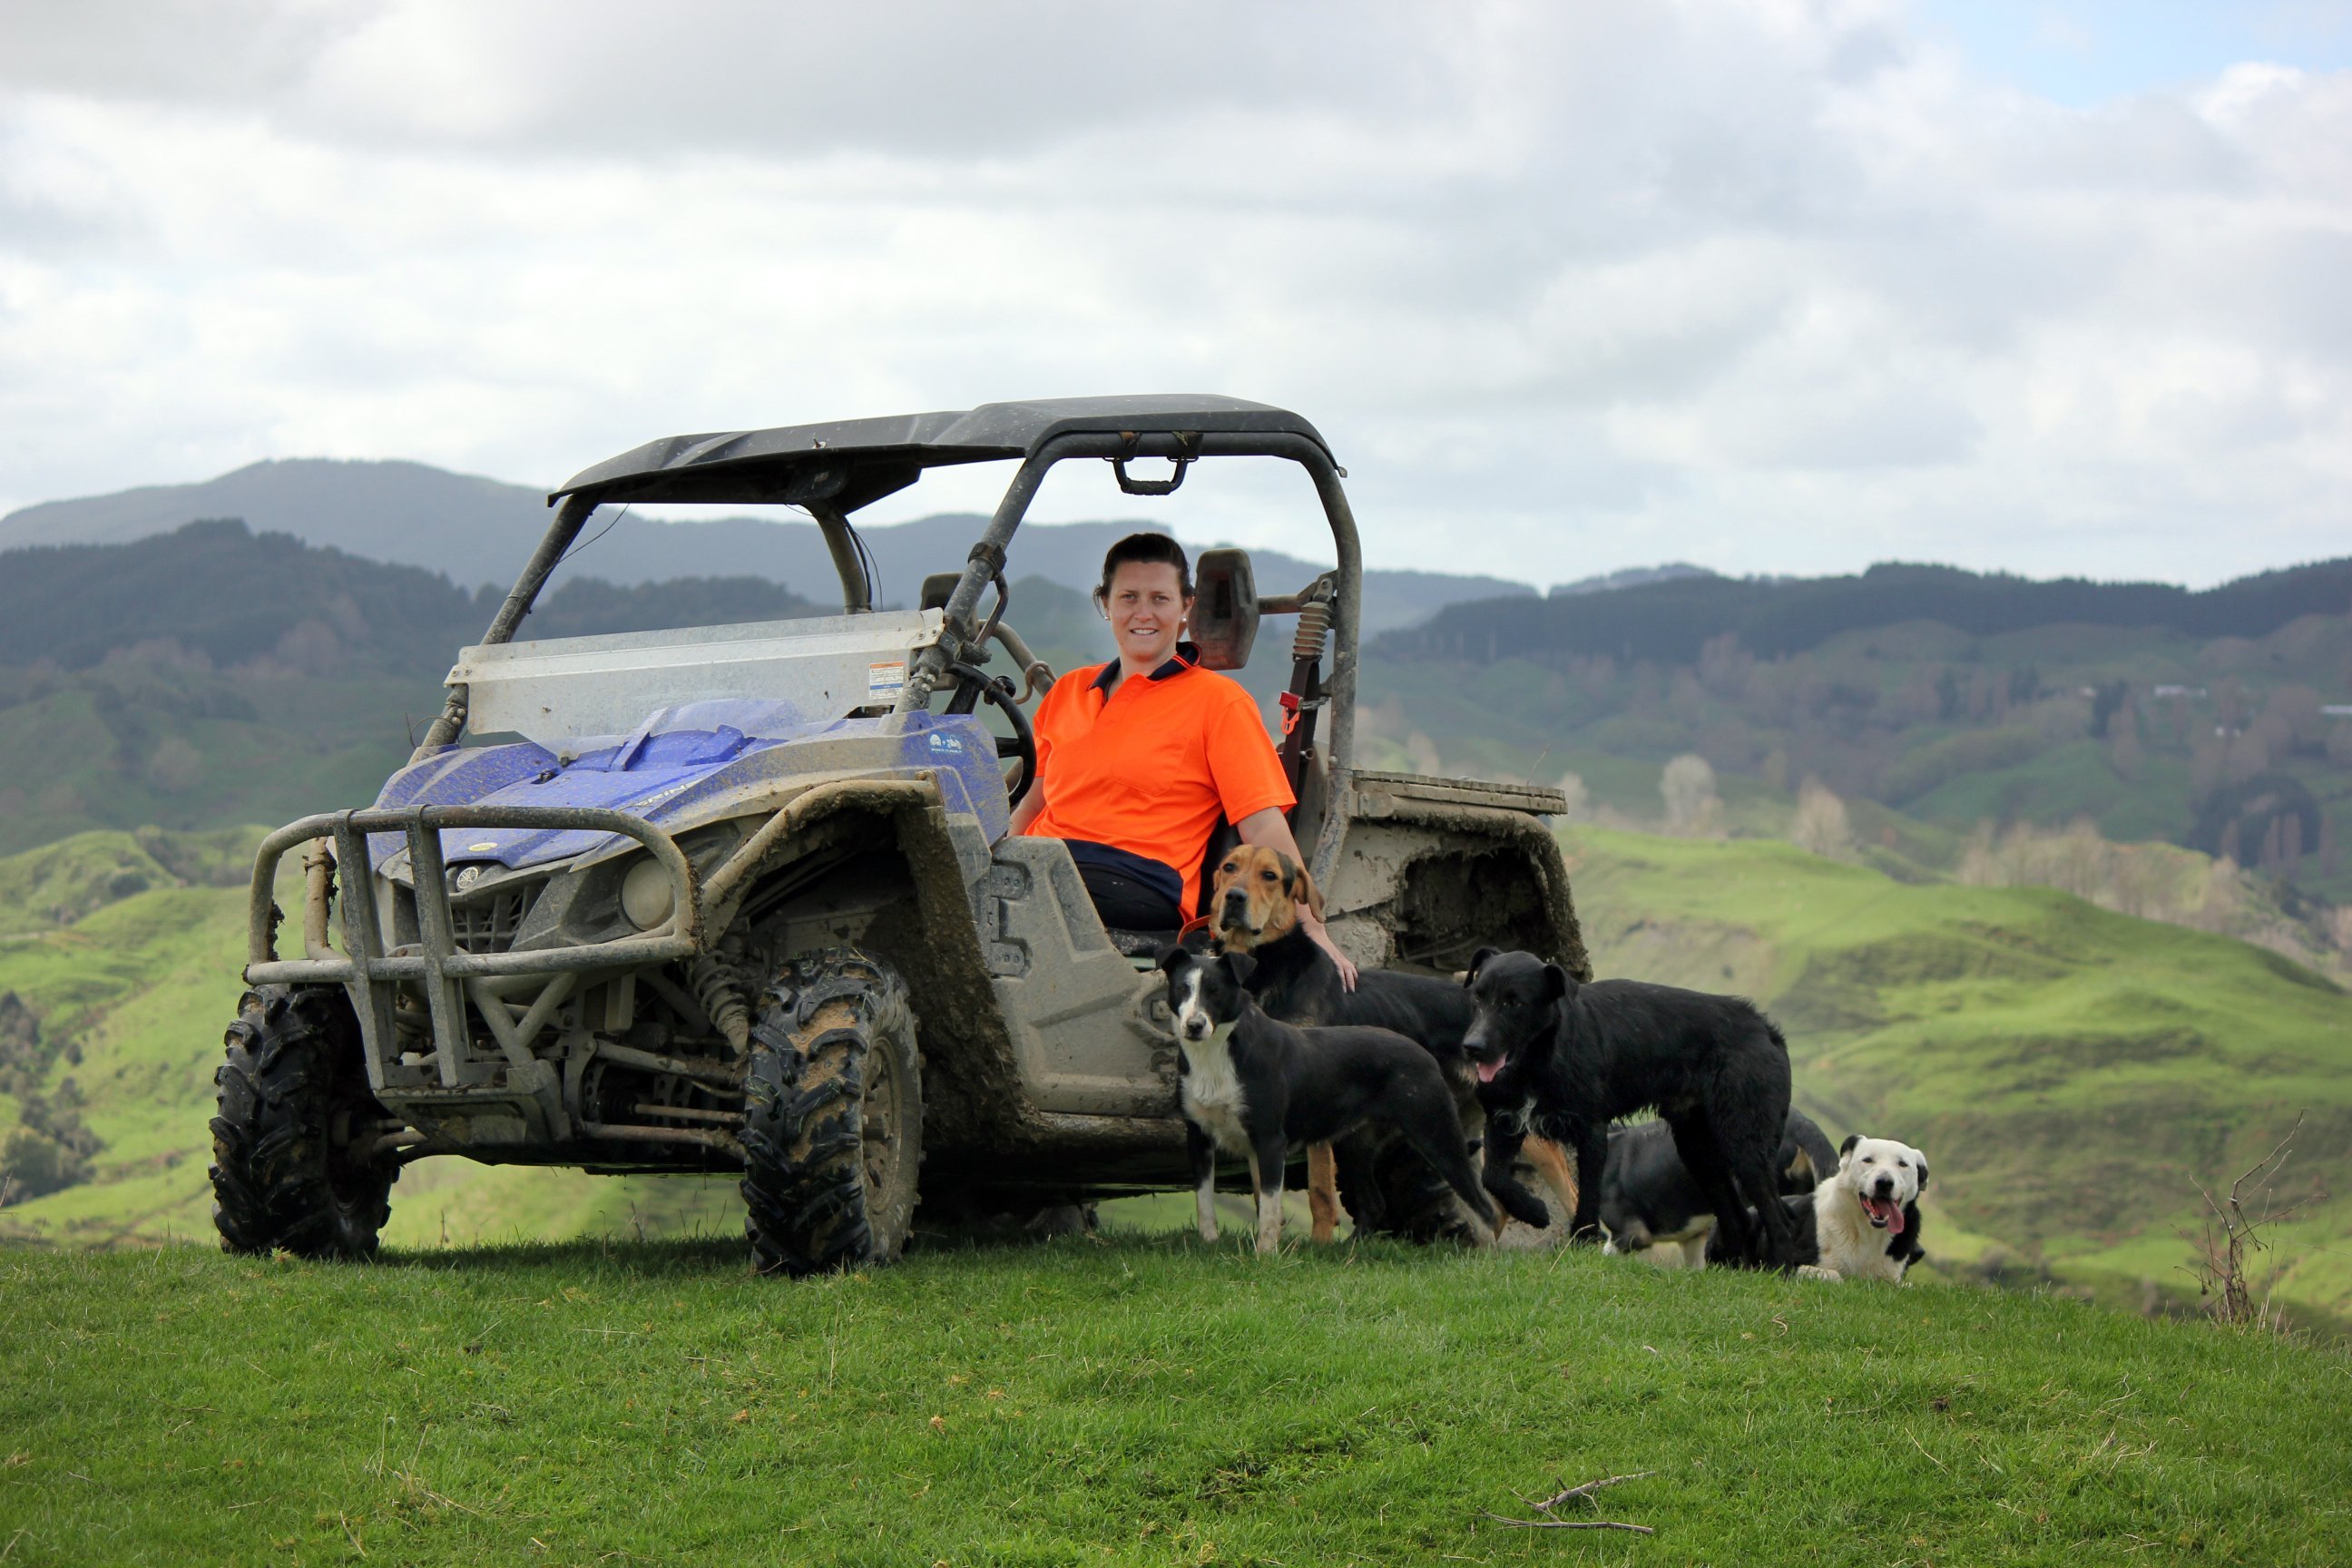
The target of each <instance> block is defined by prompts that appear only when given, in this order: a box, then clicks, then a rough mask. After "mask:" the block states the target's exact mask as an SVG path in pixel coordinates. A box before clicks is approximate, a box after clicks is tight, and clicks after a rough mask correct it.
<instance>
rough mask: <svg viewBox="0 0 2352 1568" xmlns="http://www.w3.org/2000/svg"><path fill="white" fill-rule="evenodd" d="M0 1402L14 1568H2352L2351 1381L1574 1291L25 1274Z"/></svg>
mask: <svg viewBox="0 0 2352 1568" xmlns="http://www.w3.org/2000/svg"><path fill="white" fill-rule="evenodd" d="M0 1362H4V1363H5V1364H6V1365H8V1366H10V1367H11V1368H14V1369H16V1370H17V1372H18V1373H19V1375H16V1376H14V1377H11V1378H9V1379H7V1380H5V1382H0V1550H5V1552H8V1553H9V1561H10V1562H11V1563H23V1564H53V1563H55V1564H62V1563H90V1562H98V1561H103V1562H107V1563H123V1564H140V1563H185V1562H282V1563H345V1562H354V1563H355V1562H359V1561H362V1560H366V1559H373V1560H376V1561H384V1562H398V1563H459V1562H463V1563H477V1562H547V1563H579V1564H589V1563H626V1562H643V1563H710V1562H726V1563H736V1562H747V1563H749V1562H756V1563H907V1562H914V1563H952V1564H977V1563H1089V1562H1109V1563H1184V1564H1204V1563H1267V1564H1284V1563H1339V1562H1345V1561H1350V1560H1361V1561H1370V1562H1386V1563H1403V1562H1423V1563H1426V1562H1438V1561H1444V1560H1453V1561H1463V1562H1472V1563H1485V1562H1502V1563H1512V1562H1558V1561H1568V1562H1576V1563H1643V1564H1652V1563H1656V1564H1663V1563H1675V1564H1684V1563H1822V1564H1846V1563H1851V1564H1871V1565H1874V1568H1876V1565H1881V1564H1887V1563H1905V1564H1927V1563H2043V1564H2064V1565H2066V1568H2079V1565H2081V1564H2088V1563H2148V1562H2157V1563H2166V1562H2214V1563H2269V1564H2314V1565H2316V1564H2323V1563H2339V1562H2342V1561H2344V1560H2345V1559H2346V1557H2347V1554H2352V1504H2347V1499H2352V1442H2347V1436H2352V1428H2347V1416H2346V1415H2345V1409H2346V1400H2345V1393H2346V1384H2345V1379H2346V1377H2347V1362H2346V1361H2345V1359H2344V1357H2343V1355H2342V1353H2341V1352H2337V1351H2334V1350H2329V1349H2320V1348H2314V1347H2312V1346H2309V1345H2305V1344H2301V1343H2297V1342H2291V1341H2284V1340H2280V1339H2277V1338H2274V1337H2265V1336H2258V1335H2247V1334H2236V1333H2228V1332H2221V1331H2214V1330H2211V1329H2210V1328H2206V1327H2203V1326H2201V1325H2195V1324H2187V1323H2179V1322H2149V1321H2142V1320H2139V1319H2136V1318H2131V1317H2126V1316H2122V1315H2119V1314H2114V1313H2107V1312H2102V1311H2099V1310H2095V1309H2093V1308H2090V1307H2088V1306H2085V1305H2084V1304H2082V1303H2079V1302H2074V1301H2068V1300H2058V1299H2054V1298H2052V1297H2050V1296H2048V1295H2032V1296H2029V1295H2021V1294H2016V1293H2009V1292H1996V1291H1990V1290H1984V1289H1968V1288H1964V1287H1958V1286H1949V1285H1922V1286H1916V1287H1914V1288H1910V1289H1892V1288H1881V1287H1868V1286H1860V1285H1855V1286H1843V1287H1839V1286H1823V1285H1814V1284H1810V1283H1807V1282H1803V1281H1798V1280H1793V1279H1780V1278H1772V1277H1760V1276H1756V1275H1743V1274H1729V1273H1718V1272H1709V1273H1706V1274H1703V1275H1688V1274H1682V1275H1669V1274H1664V1273H1662V1272H1658V1271H1655V1270H1652V1269H1649V1268H1644V1267H1643V1266H1641V1265H1639V1264H1633V1263H1630V1262H1627V1261H1625V1260H1622V1259H1613V1258H1601V1257H1598V1256H1595V1255H1593V1254H1591V1253H1581V1252H1580V1253H1575V1254H1528V1253H1501V1254H1498V1253H1463V1252H1456V1251H1453V1250H1450V1249H1440V1250H1433V1251H1422V1250H1415V1249H1408V1248H1399V1247H1383V1246H1364V1247H1337V1248H1330V1249H1316V1248H1312V1247H1304V1248H1297V1249H1294V1250H1292V1251H1290V1252H1288V1253H1286V1254H1285V1255H1284V1256H1282V1257H1281V1258H1276V1259H1274V1260H1270V1261H1268V1260H1260V1259H1258V1258H1254V1257H1252V1256H1249V1255H1248V1254H1247V1253H1246V1252H1245V1251H1244V1250H1243V1249H1242V1247H1241V1246H1240V1245H1239V1243H1238V1242H1232V1243H1228V1244H1226V1245H1223V1246H1220V1247H1203V1246H1202V1245H1201V1244H1199V1243H1198V1242H1196V1241H1193V1240H1191V1239H1189V1238H1182V1237H1160V1238H1143V1237H1124V1238H1118V1239H1112V1240H1092V1241H1090V1240H1087V1239H1080V1238H1066V1239H1064V1240H1061V1241H1057V1242H1053V1243H1048V1244H1041V1245H1032V1246H1025V1247H996V1248H982V1249H971V1248H959V1247H940V1248H937V1249H934V1250H931V1251H929V1252H926V1253H922V1254H919V1255H917V1256H914V1257H911V1258H908V1260H907V1261H906V1262H904V1263H903V1264H901V1265H899V1266H897V1267H894V1268H883V1269H876V1270H872V1271H870V1272H861V1273H858V1274H854V1275H849V1276H845V1277H835V1278H831V1279H818V1280H814V1281H808V1282H803V1283H797V1284H793V1283H785V1282H781V1281H772V1280H760V1279H751V1278H749V1277H748V1276H747V1275H746V1274H745V1272H744V1270H743V1265H742V1261H741V1258H740V1256H739V1254H738V1253H737V1252H736V1250H735V1249H734V1248H733V1247H712V1246H709V1245H698V1244H690V1243H688V1244H676V1243H673V1244H656V1245H636V1244H601V1245H600V1244H573V1245H570V1246H565V1247H512V1248H488V1249H479V1250H458V1251H453V1252H446V1253H441V1252H435V1253H425V1254H416V1253H405V1254H395V1255H393V1256H391V1257H388V1258H385V1259H384V1260H383V1261H382V1262H380V1263H378V1264H375V1265H372V1266H313V1265H303V1264H297V1263H291V1262H287V1261H267V1260H255V1259H233V1258H224V1257H221V1256H218V1255H216V1254H210V1253H206V1252H202V1251H198V1250H196V1249H194V1248H185V1247H174V1248H166V1249H163V1250H161V1251H154V1252H148V1253H144V1254H91V1253H55V1252H40V1251H26V1250H23V1249H15V1250H8V1251H0ZM1640 1472H1648V1473H1647V1474H1640V1475H1639V1477H1638V1479H1630V1480H1627V1481H1624V1482H1623V1483H1622V1484H1620V1485H1618V1486H1616V1487H1614V1488H1612V1489H1607V1490H1604V1491H1602V1492H1601V1493H1599V1494H1598V1496H1597V1499H1596V1501H1595V1503H1594V1504H1593V1505H1589V1506H1587V1505H1579V1504H1575V1503H1564V1504H1562V1505H1560V1507H1559V1510H1558V1513H1559V1517H1560V1518H1562V1519H1569V1520H1585V1521H1591V1520H1610V1521H1620V1522H1624V1523H1631V1524H1636V1525H1640V1526H1643V1527H1644V1528H1645V1529H1649V1530H1653V1531H1655V1533H1654V1535H1648V1536H1643V1535H1636V1534H1633V1533H1627V1532H1618V1531H1604V1532H1592V1533H1586V1532H1582V1531H1576V1532H1568V1531H1532V1530H1524V1529H1516V1528H1512V1527H1511V1526H1509V1525H1507V1524H1504V1523H1502V1522H1500V1521H1498V1520H1497V1519H1496V1518H1495V1517H1492V1516H1496V1515H1500V1516H1503V1517H1504V1518H1507V1519H1516V1520H1540V1519H1542V1518H1543V1517H1544V1515H1543V1514H1541V1513H1540V1512H1538V1511H1537V1510H1536V1508H1535V1505H1536V1504H1537V1503H1538V1502H1539V1501H1541V1500H1544V1499H1547V1498H1549V1497H1550V1496H1551V1495H1552V1494H1554V1493H1555V1492H1557V1491H1559V1490H1560V1489H1563V1488H1565V1487H1568V1486H1570V1485H1574V1484H1577V1483H1580V1482H1585V1481H1591V1480H1596V1479H1602V1478H1606V1477H1612V1476H1632V1475H1636V1474H1637V1473H1640Z"/></svg>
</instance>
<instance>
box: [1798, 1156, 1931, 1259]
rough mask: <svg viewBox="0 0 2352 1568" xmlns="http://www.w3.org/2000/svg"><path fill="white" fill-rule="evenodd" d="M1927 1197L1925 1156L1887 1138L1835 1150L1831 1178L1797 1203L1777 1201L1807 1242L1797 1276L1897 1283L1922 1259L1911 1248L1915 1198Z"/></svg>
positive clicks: (1915, 1240)
mask: <svg viewBox="0 0 2352 1568" xmlns="http://www.w3.org/2000/svg"><path fill="white" fill-rule="evenodd" d="M1926 1191H1927V1155H1925V1154H1922V1153H1921V1152H1919V1151H1918V1150H1916V1149H1914V1148H1913V1147H1911V1145H1910V1144H1908V1143H1898V1142H1895V1140H1894V1139H1892V1138H1860V1137H1855V1138H1848V1139H1847V1140H1846V1141H1845V1142H1843V1143H1841V1144H1839V1145H1838V1168H1837V1173H1836V1174H1835V1175H1833V1176H1832V1177H1830V1178H1829V1179H1828V1180H1827V1181H1825V1182H1823V1183H1822V1184H1821V1185H1820V1186H1818V1187H1815V1188H1814V1189H1813V1190H1812V1191H1811V1192H1810V1193H1807V1194H1804V1195H1802V1196H1801V1197H1793V1198H1784V1199H1782V1200H1781V1201H1782V1202H1783V1203H1786V1204H1787V1205H1789V1206H1790V1209H1791V1210H1793V1211H1795V1212H1796V1213H1797V1214H1798V1215H1799V1216H1800V1218H1801V1219H1810V1220H1811V1224H1810V1225H1804V1226H1800V1227H1799V1228H1800V1231H1801V1234H1802V1235H1805V1236H1810V1237H1811V1238H1812V1243H1813V1252H1814V1256H1813V1257H1811V1258H1802V1259H1801V1260H1800V1261H1801V1265H1802V1266H1801V1267H1800V1268H1798V1270H1797V1272H1798V1273H1800V1274H1802V1275H1804V1276H1805V1277H1806V1278H1808V1279H1885V1280H1886V1281H1888V1282H1889V1283H1892V1284H1896V1285H1899V1284H1901V1283H1902V1282H1903V1276H1904V1274H1905V1272H1906V1270H1908V1269H1909V1268H1910V1267H1911V1265H1913V1264H1914V1263H1916V1262H1917V1261H1918V1260H1919V1259H1920V1258H1924V1257H1926V1256H1927V1249H1926V1248H1925V1247H1921V1246H1920V1245H1919V1194H1921V1193H1924V1192H1926Z"/></svg>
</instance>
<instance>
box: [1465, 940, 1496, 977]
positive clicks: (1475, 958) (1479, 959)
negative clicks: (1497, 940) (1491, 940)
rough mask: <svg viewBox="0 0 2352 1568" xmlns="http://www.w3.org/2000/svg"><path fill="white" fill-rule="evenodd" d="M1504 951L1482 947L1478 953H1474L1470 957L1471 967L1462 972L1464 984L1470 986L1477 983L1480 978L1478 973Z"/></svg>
mask: <svg viewBox="0 0 2352 1568" xmlns="http://www.w3.org/2000/svg"><path fill="white" fill-rule="evenodd" d="M1502 951H1503V950H1502V949H1501V948H1499V947H1482V948H1480V949H1479V950H1478V951H1477V952H1474V953H1472V954H1471V955H1470V967H1469V968H1467V969H1465V970H1464V971H1463V972H1462V984H1465V985H1468V984H1471V983H1472V982H1474V981H1475V980H1476V979H1477V978H1478V972H1479V971H1480V970H1481V969H1484V968H1485V967H1486V961H1487V960H1488V959H1490V958H1493V957H1495V956H1496V955H1497V954H1498V953H1500V952H1502Z"/></svg>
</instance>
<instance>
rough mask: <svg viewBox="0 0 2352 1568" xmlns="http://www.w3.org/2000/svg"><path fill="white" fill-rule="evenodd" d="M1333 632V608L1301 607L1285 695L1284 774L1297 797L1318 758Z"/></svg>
mask: <svg viewBox="0 0 2352 1568" xmlns="http://www.w3.org/2000/svg"><path fill="white" fill-rule="evenodd" d="M1330 629H1331V606H1330V604H1329V603H1328V601H1326V600H1323V599H1310V600H1308V601H1307V603H1306V604H1304V605H1299V606H1298V631H1297V635H1296V636H1294V637H1292V638H1291V639H1290V689H1289V690H1287V691H1286V692H1284V693H1283V694H1282V698H1281V701H1282V771H1283V773H1284V774H1285V775H1286V776H1287V777H1288V778H1289V780H1290V790H1291V794H1292V795H1299V794H1300V792H1301V791H1302V790H1304V788H1305V787H1306V783H1307V766H1308V762H1309V759H1310V758H1312V757H1313V756H1314V754H1315V713H1316V710H1318V708H1320V707H1321V706H1322V695H1323V644H1324V641H1325V639H1326V637H1328V635H1329V633H1330Z"/></svg>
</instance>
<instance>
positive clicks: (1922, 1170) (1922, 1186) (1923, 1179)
mask: <svg viewBox="0 0 2352 1568" xmlns="http://www.w3.org/2000/svg"><path fill="white" fill-rule="evenodd" d="M1911 1152H1912V1153H1913V1154H1914V1155H1916V1156H1917V1158H1918V1161H1919V1190H1920V1191H1921V1192H1923V1193H1924V1192H1926V1191H1927V1155H1925V1154H1921V1153H1920V1152H1919V1151H1918V1150H1916V1149H1914V1150H1912V1151H1911Z"/></svg>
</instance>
